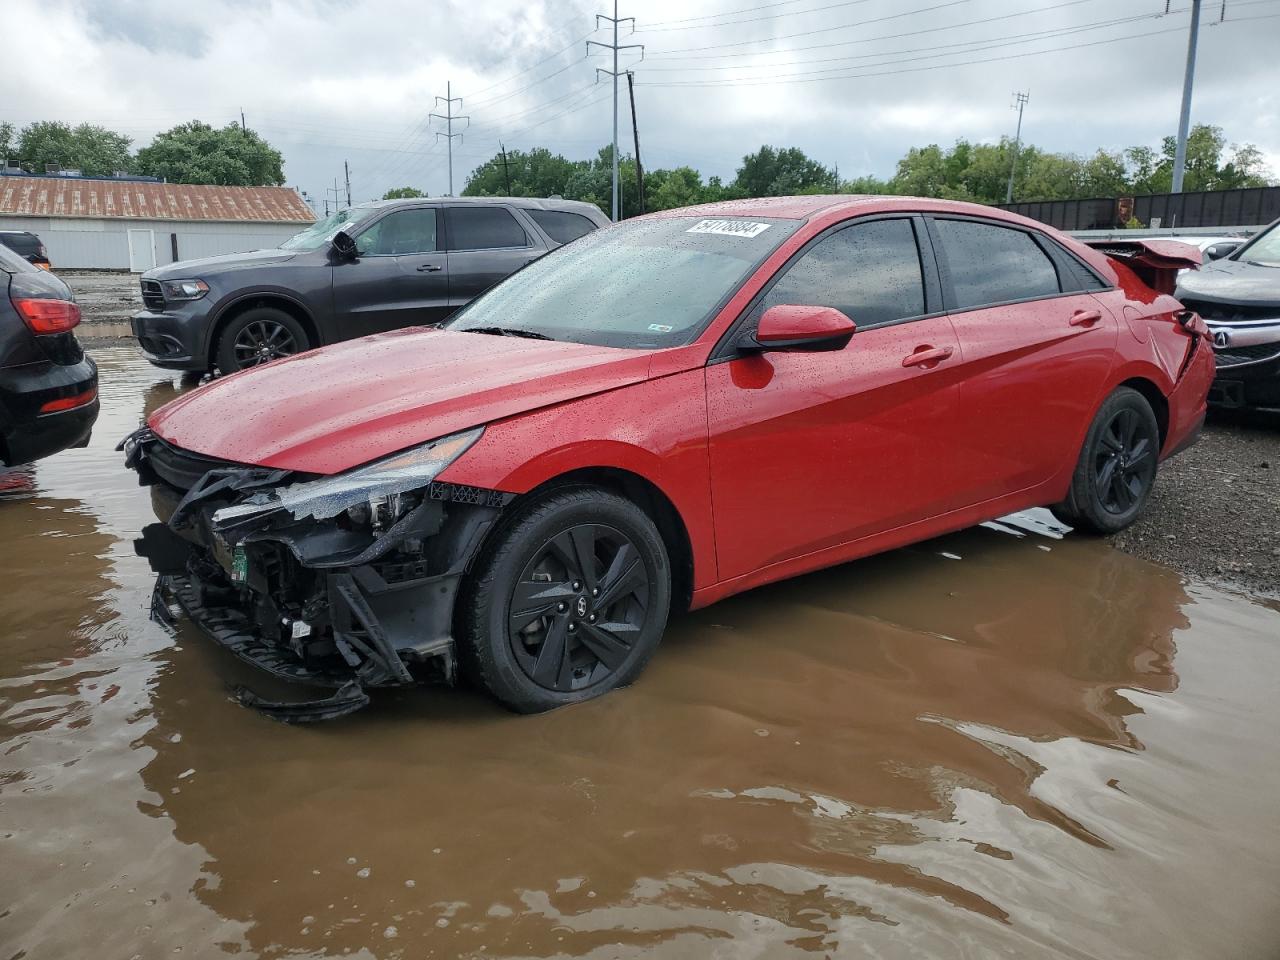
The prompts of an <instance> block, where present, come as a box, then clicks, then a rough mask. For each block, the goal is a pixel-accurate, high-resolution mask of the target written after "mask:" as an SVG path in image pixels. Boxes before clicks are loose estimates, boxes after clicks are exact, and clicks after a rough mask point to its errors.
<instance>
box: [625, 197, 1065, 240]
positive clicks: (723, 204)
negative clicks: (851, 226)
mask: <svg viewBox="0 0 1280 960" xmlns="http://www.w3.org/2000/svg"><path fill="white" fill-rule="evenodd" d="M897 210H902V211H918V212H922V213H959V214H966V215H968V216H980V217H987V218H989V219H992V220H1005V221H1008V222H1009V223H1017V224H1021V225H1023V226H1034V227H1036V228H1037V229H1039V230H1049V231H1052V232H1056V231H1053V228H1052V227H1048V226H1046V225H1045V224H1043V223H1040V222H1039V221H1035V220H1031V219H1029V218H1027V217H1023V216H1020V215H1019V214H1016V213H1011V212H1009V211H1008V210H1001V209H1000V208H999V207H989V206H986V205H985V204H981V203H966V202H964V201H960V200H936V199H933V198H932V197H904V196H893V195H886V194H846V193H839V194H814V195H805V196H798V197H754V198H748V199H744V200H722V201H720V202H718V203H704V204H700V205H698V206H694V207H680V208H677V209H674V210H664V211H661V212H659V213H654V214H650V216H655V217H662V216H679V217H692V216H697V217H729V218H737V217H778V218H781V219H784V220H806V219H808V218H810V217H813V216H815V215H817V214H823V215H824V216H838V215H839V214H840V213H845V212H847V213H853V212H866V213H878V212H892V211H897Z"/></svg>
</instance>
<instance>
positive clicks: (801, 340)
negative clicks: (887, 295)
mask: <svg viewBox="0 0 1280 960" xmlns="http://www.w3.org/2000/svg"><path fill="white" fill-rule="evenodd" d="M857 329H858V328H857V326H856V325H855V324H854V322H853V321H852V320H850V319H849V318H848V317H846V316H845V315H844V314H843V313H841V312H840V311H839V310H837V309H836V308H835V307H804V306H794V305H792V304H778V305H777V306H776V307H770V308H769V309H768V310H766V311H765V312H764V315H763V316H762V317H761V318H760V323H759V324H758V325H757V326H756V329H755V332H754V333H745V334H743V335H742V336H741V337H739V339H738V344H737V346H738V349H739V350H744V351H747V352H753V353H759V352H761V351H765V350H790V351H810V352H814V353H817V352H821V351H825V350H843V349H844V348H845V347H846V346H848V343H849V338H850V337H852V336H853V334H854V331H855V330H857Z"/></svg>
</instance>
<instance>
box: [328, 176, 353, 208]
mask: <svg viewBox="0 0 1280 960" xmlns="http://www.w3.org/2000/svg"><path fill="white" fill-rule="evenodd" d="M324 192H325V194H326V196H325V201H324V208H325V210H326V211H328V209H329V198H328V194H330V193H332V194H333V212H334V213H337V212H338V211H339V210H341V209H342V203H341V199H342V191H341V190H339V189H338V178H337V177H334V178H333V186H332V187H325V188H324ZM348 206H350V204H348Z"/></svg>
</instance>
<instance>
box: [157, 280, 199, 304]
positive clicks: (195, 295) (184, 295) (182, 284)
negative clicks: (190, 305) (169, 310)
mask: <svg viewBox="0 0 1280 960" xmlns="http://www.w3.org/2000/svg"><path fill="white" fill-rule="evenodd" d="M160 289H161V290H163V291H164V298H165V299H166V300H170V301H173V300H199V299H200V298H201V297H203V296H204V295H205V294H206V293H208V292H209V285H208V284H207V283H205V282H204V281H203V280H161V281H160Z"/></svg>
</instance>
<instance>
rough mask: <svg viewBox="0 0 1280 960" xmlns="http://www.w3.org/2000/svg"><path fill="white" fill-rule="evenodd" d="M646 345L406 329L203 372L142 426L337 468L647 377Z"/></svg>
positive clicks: (197, 446) (223, 454)
mask: <svg viewBox="0 0 1280 960" xmlns="http://www.w3.org/2000/svg"><path fill="white" fill-rule="evenodd" d="M651 358H652V353H650V352H648V351H637V350H621V349H616V348H611V347H593V346H586V345H583V344H578V343H562V342H559V341H548V340H530V339H525V338H517V337H499V336H489V335H485V334H477V333H451V332H449V331H447V330H434V329H422V328H418V329H411V330H397V331H395V332H392V333H384V334H377V335H375V336H372V337H365V338H364V339H361V340H351V341H348V342H346V343H339V344H334V345H333V346H329V347H324V348H322V349H320V350H313V351H311V352H309V353H303V354H299V355H298V356H296V357H289V358H287V359H285V360H279V361H277V362H275V363H272V364H269V365H267V366H265V367H260V368H258V369H253V370H245V371H243V372H241V373H237V374H235V375H233V376H230V377H225V378H223V379H221V380H215V381H214V382H213V383H210V384H208V385H207V386H203V387H200V388H199V389H197V390H194V391H192V392H191V393H188V394H185V395H183V396H181V397H179V398H178V399H177V400H174V401H173V402H172V403H169V404H167V405H165V406H164V407H161V408H160V409H159V410H157V411H156V412H155V413H154V414H152V415H151V419H150V420H149V421H148V425H149V426H150V427H151V429H152V430H154V431H155V432H156V433H157V434H158V435H159V436H161V437H163V438H164V439H165V440H167V441H169V442H170V443H172V444H175V445H177V446H179V447H182V448H183V449H186V450H192V451H194V452H196V453H202V454H205V455H207V456H210V457H217V458H219V459H222V460H231V461H235V462H237V463H253V464H259V465H262V466H267V467H276V468H281V469H287V470H302V471H305V472H307V473H325V474H327V473H337V472H339V471H341V470H347V469H349V468H351V467H355V466H358V465H360V464H362V463H367V462H369V461H370V460H376V459H377V458H379V457H383V456H388V455H390V454H392V453H395V452H396V451H398V450H403V449H404V448H406V447H411V446H413V445H414V444H418V443H425V442H426V441H428V440H433V439H435V438H436V437H441V436H444V435H446V434H450V433H454V432H456V431H458V430H465V429H467V428H468V427H474V426H477V425H478V424H483V423H488V422H490V421H493V420H497V419H500V418H502V417H509V416H512V415H514V414H518V413H524V412H525V411H528V410H534V409H537V408H538V407H544V406H548V405H550V404H554V403H563V402H564V401H566V400H573V399H575V398H577V397H583V396H587V395H589V394H592V393H599V392H601V391H603V390H609V389H612V388H614V387H620V386H625V385H626V384H629V383H637V382H639V381H641V380H644V379H646V378H647V377H648V375H649V363H650V360H651Z"/></svg>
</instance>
